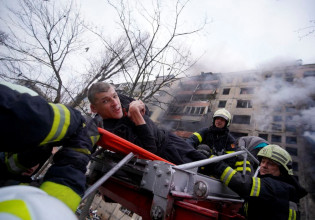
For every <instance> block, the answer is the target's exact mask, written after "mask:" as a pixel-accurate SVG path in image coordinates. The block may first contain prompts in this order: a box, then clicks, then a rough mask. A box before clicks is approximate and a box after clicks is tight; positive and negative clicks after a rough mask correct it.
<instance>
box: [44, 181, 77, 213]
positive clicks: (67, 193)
mask: <svg viewBox="0 0 315 220" xmlns="http://www.w3.org/2000/svg"><path fill="white" fill-rule="evenodd" d="M40 188H41V189H42V190H44V191H45V192H47V193H48V194H49V195H51V196H54V197H56V198H57V199H59V200H61V201H62V202H64V203H65V204H66V205H67V206H68V207H69V208H70V209H71V210H72V211H73V212H75V210H76V209H77V207H78V205H79V203H80V201H81V197H80V196H79V195H78V194H77V193H76V192H74V191H73V190H72V189H71V188H69V187H67V186H65V185H61V184H58V183H54V182H50V181H46V182H44V183H43V184H42V185H41V186H40Z"/></svg>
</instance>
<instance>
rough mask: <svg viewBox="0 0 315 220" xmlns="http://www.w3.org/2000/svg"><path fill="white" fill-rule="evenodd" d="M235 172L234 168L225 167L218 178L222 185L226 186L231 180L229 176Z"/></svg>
mask: <svg viewBox="0 0 315 220" xmlns="http://www.w3.org/2000/svg"><path fill="white" fill-rule="evenodd" d="M235 173H236V171H235V170H233V169H232V168H231V167H227V168H225V170H224V171H223V173H222V175H221V177H220V180H221V181H222V182H223V183H224V185H226V186H228V185H229V183H230V181H231V178H232V177H233V176H234V174H235Z"/></svg>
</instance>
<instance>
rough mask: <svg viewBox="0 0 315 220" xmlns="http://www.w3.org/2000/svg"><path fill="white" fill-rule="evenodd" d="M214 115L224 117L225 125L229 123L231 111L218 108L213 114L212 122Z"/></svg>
mask: <svg viewBox="0 0 315 220" xmlns="http://www.w3.org/2000/svg"><path fill="white" fill-rule="evenodd" d="M216 117H221V118H224V119H225V120H226V126H227V127H228V126H229V125H230V124H231V120H232V116H231V113H230V112H229V111H228V110H226V109H225V108H222V109H219V110H217V111H216V112H215V113H214V114H213V124H214V120H215V118H216Z"/></svg>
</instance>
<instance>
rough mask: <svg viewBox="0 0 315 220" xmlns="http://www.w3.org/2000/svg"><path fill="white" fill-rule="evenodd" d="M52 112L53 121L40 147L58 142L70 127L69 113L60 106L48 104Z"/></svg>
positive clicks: (64, 107)
mask: <svg viewBox="0 0 315 220" xmlns="http://www.w3.org/2000/svg"><path fill="white" fill-rule="evenodd" d="M49 104H50V106H51V107H52V109H53V111H54V121H53V124H52V127H51V130H50V132H49V133H48V135H47V137H46V138H45V139H44V140H43V141H42V143H40V145H43V144H47V143H49V142H55V141H60V140H61V139H62V138H64V136H65V135H66V133H67V130H68V128H69V125H70V111H69V110H68V109H67V107H66V106H64V105H62V104H52V103H49Z"/></svg>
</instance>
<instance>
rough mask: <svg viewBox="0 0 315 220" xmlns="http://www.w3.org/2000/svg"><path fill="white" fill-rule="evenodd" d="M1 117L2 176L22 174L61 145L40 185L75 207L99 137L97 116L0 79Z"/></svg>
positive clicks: (81, 192) (72, 207)
mask: <svg viewBox="0 0 315 220" xmlns="http://www.w3.org/2000/svg"><path fill="white" fill-rule="evenodd" d="M0 121H1V126H0V137H1V147H0V151H1V152H2V154H1V155H2V156H1V158H0V169H1V177H0V179H2V180H3V179H5V178H11V177H13V178H14V177H16V176H19V175H20V174H22V173H23V172H25V171H27V170H28V169H30V168H32V167H34V166H36V165H37V164H38V163H40V161H41V160H42V159H43V157H46V156H47V155H46V153H47V151H49V152H50V151H51V147H49V146H60V145H62V146H63V148H62V149H61V150H59V151H58V152H57V153H56V154H55V156H54V163H53V165H52V166H51V167H50V168H49V170H48V171H47V173H46V175H45V177H44V180H43V183H42V184H41V185H40V188H41V189H42V190H44V191H45V192H47V193H48V194H49V195H52V196H54V197H56V198H58V199H60V200H61V201H63V202H64V203H65V204H66V205H68V206H69V207H70V208H71V209H72V210H73V211H75V210H76V208H77V206H78V204H79V202H80V200H81V196H83V194H84V191H85V181H86V180H85V179H86V178H85V172H86V166H87V164H88V162H89V154H90V150H91V149H92V147H93V145H94V144H95V142H96V141H97V140H98V138H99V134H98V132H97V127H96V124H95V123H94V122H93V120H90V121H89V122H86V121H85V118H84V117H83V116H82V115H81V113H80V112H79V111H77V110H75V109H73V108H70V107H66V106H65V105H62V104H53V103H48V102H47V101H46V100H44V99H43V98H42V97H40V96H38V95H37V93H35V92H34V91H32V90H30V89H27V88H26V87H23V86H19V85H14V84H11V83H5V82H1V83H0ZM47 149H48V150H47Z"/></svg>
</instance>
